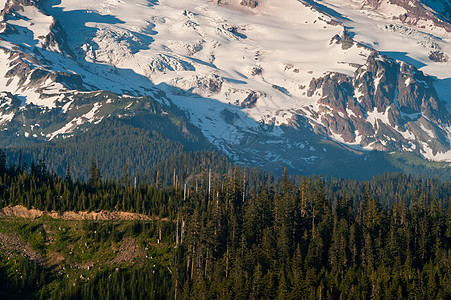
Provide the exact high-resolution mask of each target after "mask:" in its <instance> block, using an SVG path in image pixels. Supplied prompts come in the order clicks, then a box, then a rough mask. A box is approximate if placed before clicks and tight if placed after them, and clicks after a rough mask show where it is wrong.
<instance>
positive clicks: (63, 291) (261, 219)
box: [0, 151, 451, 299]
mask: <svg viewBox="0 0 451 300" xmlns="http://www.w3.org/2000/svg"><path fill="white" fill-rule="evenodd" d="M174 159H175V158H174ZM178 159H179V160H183V164H176V163H175V162H173V163H170V162H162V163H160V164H156V165H155V166H156V168H155V169H153V170H154V171H152V172H153V173H149V174H148V175H147V177H145V178H142V180H139V181H136V180H135V179H134V178H133V177H130V176H129V174H130V172H129V170H128V168H129V167H128V166H127V165H126V163H125V162H124V165H123V172H122V175H121V176H120V178H119V179H110V178H103V174H102V168H101V166H100V165H99V163H98V161H97V160H96V159H90V160H89V159H88V160H87V161H86V165H87V166H86V168H87V169H88V170H89V176H88V177H87V178H86V180H81V179H78V178H73V176H72V173H71V167H70V165H69V166H68V167H67V170H66V172H65V176H61V175H56V174H55V173H54V172H52V171H49V168H48V165H47V163H46V162H45V161H44V160H40V161H37V162H33V163H31V164H30V165H27V164H24V163H17V164H11V165H8V164H7V159H6V155H5V153H4V152H3V151H0V208H1V209H2V210H0V212H5V211H6V210H5V209H6V208H12V207H16V206H23V207H24V208H26V209H29V210H31V209H33V210H39V211H45V212H52V213H53V215H52V216H56V217H50V216H49V215H41V216H40V217H35V218H27V217H20V216H11V215H5V214H3V215H2V214H1V213H0V237H1V239H0V240H1V241H0V298H1V299H24V298H28V299H49V298H50V299H450V298H451V276H450V275H451V207H450V205H449V202H450V200H451V182H450V181H445V180H443V179H434V178H428V177H414V176H411V175H406V174H402V173H393V174H383V175H379V176H376V177H374V178H372V179H371V180H369V181H357V180H351V179H338V178H329V177H319V176H309V177H306V176H297V175H296V176H292V175H290V174H288V172H287V171H286V170H285V173H284V174H283V175H282V176H276V175H271V174H268V173H265V172H263V171H261V170H259V169H256V168H250V167H248V166H240V165H234V164H232V163H230V162H228V161H227V160H225V159H224V158H221V157H218V156H217V155H215V154H212V153H208V152H201V153H200V152H192V153H190V154H188V153H182V152H181V153H180V154H178ZM175 165H178V166H180V167H177V168H176V167H174V166H175ZM213 165H214V167H213ZM69 211H70V212H73V213H74V214H76V213H80V212H101V211H107V212H127V213H130V215H134V216H139V218H135V219H123V220H118V219H114V220H90V219H80V220H77V219H64V218H63V216H64V213H65V212H69ZM58 216H59V217H58Z"/></svg>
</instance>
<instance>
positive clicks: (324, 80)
mask: <svg viewBox="0 0 451 300" xmlns="http://www.w3.org/2000/svg"><path fill="white" fill-rule="evenodd" d="M316 94H320V95H321V98H320V99H319V100H318V104H320V106H319V110H318V115H317V117H315V116H314V115H312V118H314V119H315V120H318V121H319V124H318V126H316V127H315V131H316V132H324V133H325V134H327V135H330V136H335V135H339V136H341V138H342V139H343V141H345V142H346V143H354V142H355V141H356V140H357V137H360V145H361V146H363V147H366V146H370V147H371V148H373V149H377V150H384V151H397V150H398V151H399V150H401V151H402V150H405V149H410V150H415V151H417V152H419V153H420V154H421V153H424V152H422V150H424V149H423V148H424V147H428V148H429V149H432V151H433V153H434V154H435V153H437V152H445V151H448V150H449V149H450V147H451V145H450V142H449V140H448V138H447V133H446V132H445V131H444V129H443V128H444V127H446V126H449V125H450V124H451V115H450V113H449V112H448V111H447V109H446V107H445V104H444V102H443V101H441V100H440V99H439V98H438V95H437V92H436V91H435V89H434V86H433V79H432V78H431V77H429V76H425V75H424V74H423V73H422V72H421V71H419V70H417V69H416V68H415V67H414V66H412V65H409V64H407V63H404V62H401V63H399V62H396V61H394V60H393V59H391V58H389V57H385V56H380V55H376V54H375V55H371V56H370V57H369V58H368V60H367V63H366V64H365V65H364V66H361V67H359V68H358V69H357V70H356V72H355V74H354V77H350V76H347V75H344V74H339V73H329V74H327V75H325V76H323V77H321V78H318V79H313V80H312V81H311V82H310V87H309V90H308V92H307V95H308V96H310V97H312V96H313V95H316ZM381 116H382V117H381ZM321 127H322V128H321ZM431 134H432V135H433V136H431ZM412 136H413V137H414V138H413V139H412V138H411V137H412ZM407 137H409V138H407Z"/></svg>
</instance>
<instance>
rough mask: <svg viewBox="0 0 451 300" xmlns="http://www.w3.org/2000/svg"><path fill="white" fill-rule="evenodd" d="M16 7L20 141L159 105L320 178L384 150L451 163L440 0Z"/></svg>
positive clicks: (254, 155)
mask: <svg viewBox="0 0 451 300" xmlns="http://www.w3.org/2000/svg"><path fill="white" fill-rule="evenodd" d="M4 2H5V3H4V4H5V8H4V9H3V10H2V14H1V16H2V22H1V33H0V48H1V51H0V64H1V65H2V68H1V69H2V70H3V74H0V91H4V92H3V93H2V96H1V98H0V101H1V102H0V129H2V131H1V134H2V135H3V136H4V137H7V139H4V141H7V142H6V143H5V144H4V145H5V146H6V145H10V144H11V143H22V144H24V143H33V142H40V141H45V140H53V139H55V138H57V137H64V136H66V137H67V136H70V135H72V134H74V133H76V132H78V131H80V130H85V129H88V128H89V127H91V126H96V124H97V123H99V122H100V121H101V120H102V119H104V118H107V117H109V116H123V115H126V116H128V117H132V118H133V119H134V120H139V118H140V114H137V115H136V113H135V111H136V110H141V111H150V113H151V114H155V112H154V110H155V109H154V107H156V106H158V107H160V108H158V109H157V110H158V111H157V112H156V114H165V113H169V114H171V113H172V114H174V115H176V116H178V118H181V119H184V120H186V121H185V122H186V124H192V125H193V126H195V127H197V128H198V129H199V130H200V131H201V132H202V135H203V136H205V137H206V139H208V141H209V143H211V144H212V145H214V146H213V147H215V148H218V149H220V150H221V151H222V152H224V153H225V154H227V155H228V156H229V157H230V158H231V159H233V160H234V161H236V162H242V163H250V164H254V165H261V166H264V167H266V168H270V169H273V168H280V166H281V165H287V166H289V167H290V168H292V169H293V170H297V171H301V172H305V171H306V170H309V171H310V172H312V170H316V171H319V172H320V171H322V170H324V169H325V168H329V169H330V168H334V165H335V166H336V165H337V164H341V163H342V162H340V161H339V160H337V157H341V158H343V159H344V157H346V156H350V157H354V156H356V155H357V156H358V155H361V157H362V158H364V157H366V156H368V155H370V156H371V155H372V154H371V153H369V152H368V150H380V151H389V152H392V151H397V152H412V153H416V154H418V155H421V156H422V157H425V158H428V159H431V160H437V161H451V145H450V139H451V116H450V114H449V105H450V102H451V100H450V98H449V95H450V93H448V92H449V90H450V86H451V85H450V80H451V74H450V72H449V70H450V68H449V67H450V61H449V59H448V58H449V53H451V51H450V49H451V48H450V47H451V43H450V41H449V28H450V24H449V22H448V21H447V20H446V18H445V17H441V15H439V14H440V12H438V13H437V12H435V11H433V10H432V8H433V7H434V5H432V4H430V7H429V6H424V5H423V4H421V3H420V2H419V1H413V2H412V3H411V5H410V4H409V5H410V6H409V5H407V4H406V3H407V2H406V1H394V0H392V1H335V0H326V1H297V0H286V1H282V0H277V1H276V0H275V1H269V0H266V1H264V0H261V1H238V0H230V1H217V2H215V3H213V2H209V1H203V0H195V1H188V0H181V1H175V0H161V1H149V0H130V1H120V0H108V1H92V0H83V1H76V2H74V1H68V0H62V1H59V0H58V1H56V0H48V1H27V0H10V1H4ZM2 4H3V2H2V3H0V5H2ZM426 4H428V3H426ZM403 15H404V16H407V17H403ZM426 25H427V26H426ZM403 51H405V52H403ZM148 103H150V106H149V105H148ZM144 123H145V121H144ZM187 126H188V125H187ZM193 128H194V127H193ZM147 129H149V130H152V128H150V127H149V128H147ZM189 131H192V130H191V129H190V130H189ZM207 147H209V146H208V145H207ZM344 161H346V159H344ZM326 165H327V167H325V166H326Z"/></svg>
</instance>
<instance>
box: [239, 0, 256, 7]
mask: <svg viewBox="0 0 451 300" xmlns="http://www.w3.org/2000/svg"><path fill="white" fill-rule="evenodd" d="M240 4H241V5H243V6H247V7H250V8H256V7H257V6H258V1H256V0H242V1H241V3H240Z"/></svg>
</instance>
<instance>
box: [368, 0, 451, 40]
mask: <svg viewBox="0 0 451 300" xmlns="http://www.w3.org/2000/svg"><path fill="white" fill-rule="evenodd" d="M425 2H430V1H425ZM383 5H392V6H398V7H401V8H402V9H404V11H405V12H404V13H402V14H399V15H393V16H392V17H393V18H395V19H398V20H400V21H401V22H403V23H405V24H408V25H418V26H419V27H420V28H424V27H425V24H423V23H425V22H426V23H427V22H428V21H430V22H432V23H433V24H434V25H435V26H437V27H440V28H442V29H444V30H445V31H446V32H451V24H450V23H449V22H448V21H447V20H446V19H445V20H444V19H443V18H440V16H437V15H436V14H434V13H433V12H432V11H431V10H430V9H428V8H427V7H425V6H424V5H423V3H422V2H421V1H420V0H388V1H387V0H364V1H362V8H367V9H368V8H369V9H374V10H378V9H380V8H381V7H382V6H383ZM446 5H448V6H449V4H448V3H445V4H443V6H444V7H446ZM440 6H442V5H440Z"/></svg>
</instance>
